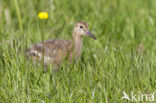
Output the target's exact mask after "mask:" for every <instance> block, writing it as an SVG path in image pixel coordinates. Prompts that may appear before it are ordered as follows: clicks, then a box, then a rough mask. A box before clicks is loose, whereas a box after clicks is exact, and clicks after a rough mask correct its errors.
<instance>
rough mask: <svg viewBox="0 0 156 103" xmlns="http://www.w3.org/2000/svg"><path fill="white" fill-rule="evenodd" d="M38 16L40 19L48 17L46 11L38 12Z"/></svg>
mask: <svg viewBox="0 0 156 103" xmlns="http://www.w3.org/2000/svg"><path fill="white" fill-rule="evenodd" d="M38 17H39V18H40V19H48V13H47V12H39V13H38Z"/></svg>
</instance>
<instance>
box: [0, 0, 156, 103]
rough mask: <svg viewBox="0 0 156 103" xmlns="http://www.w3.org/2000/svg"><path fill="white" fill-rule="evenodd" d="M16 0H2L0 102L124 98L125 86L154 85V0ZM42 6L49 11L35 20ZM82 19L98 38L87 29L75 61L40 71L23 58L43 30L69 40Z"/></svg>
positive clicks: (113, 101)
mask: <svg viewBox="0 0 156 103" xmlns="http://www.w3.org/2000/svg"><path fill="white" fill-rule="evenodd" d="M15 1H16V2H14V1H13V0H2V1H1V2H0V3H1V7H0V9H1V10H2V12H0V18H1V20H0V102H2V103H4V102H46V103H47V102H67V103H69V102H91V103H92V102H97V103H99V102H104V103H121V102H125V103H127V102H128V101H126V100H122V96H123V94H122V93H123V91H125V92H126V93H128V94H130V92H131V91H133V92H135V93H136V94H137V93H139V92H141V93H144V94H148V93H155V92H156V29H155V27H156V13H155V12H156V2H155V0H98V1H97V0H72V1H71V0H62V1H60V0H38V1H36V0H15ZM18 8H19V9H18ZM6 9H8V10H9V13H10V14H9V15H10V17H9V18H10V19H11V20H10V21H11V24H10V25H9V26H8V25H7V19H6V15H5V13H4V11H5V10H6ZM1 10H0V11H1ZM39 11H47V12H48V13H49V19H48V20H47V21H44V22H43V21H40V20H38V18H37V14H38V12H39ZM79 20H83V21H86V22H87V23H88V25H89V27H90V31H91V32H92V33H93V34H94V35H95V36H96V37H97V40H96V41H94V40H93V39H91V38H88V37H84V40H83V51H82V55H81V57H80V58H79V60H78V62H77V63H76V64H74V65H72V64H70V63H68V62H67V61H64V63H63V64H62V67H61V68H60V71H59V72H54V71H53V70H52V67H51V66H50V65H49V68H48V71H47V72H46V73H43V68H42V66H38V65H35V64H33V63H32V61H31V60H27V59H26V57H25V51H26V48H27V47H29V46H30V45H31V44H33V43H37V42H40V41H42V33H43V35H44V39H45V40H48V39H49V38H65V39H69V40H70V39H72V30H73V26H74V24H75V23H76V22H77V21H79ZM21 31H22V32H21Z"/></svg>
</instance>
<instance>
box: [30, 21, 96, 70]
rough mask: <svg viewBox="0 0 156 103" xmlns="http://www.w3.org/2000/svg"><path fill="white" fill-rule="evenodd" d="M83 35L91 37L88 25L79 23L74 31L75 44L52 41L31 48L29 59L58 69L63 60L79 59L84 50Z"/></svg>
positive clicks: (58, 40) (65, 41) (66, 41)
mask: <svg viewBox="0 0 156 103" xmlns="http://www.w3.org/2000/svg"><path fill="white" fill-rule="evenodd" d="M83 35H88V36H91V37H92V38H94V39H96V38H95V37H94V36H93V35H92V34H90V33H89V30H88V25H87V24H86V23H85V22H82V21H80V22H78V23H77V24H76V25H75V27H74V30H73V42H72V41H69V40H61V39H52V40H47V41H44V42H41V43H37V44H35V45H32V46H30V48H29V49H28V51H27V57H28V58H32V59H33V60H35V61H39V62H41V61H42V60H43V61H44V65H47V64H50V63H52V64H53V66H54V68H58V66H59V65H60V64H61V62H62V59H63V58H65V57H68V59H69V60H70V61H71V60H73V59H77V58H78V56H79V55H80V52H81V48H82V37H83Z"/></svg>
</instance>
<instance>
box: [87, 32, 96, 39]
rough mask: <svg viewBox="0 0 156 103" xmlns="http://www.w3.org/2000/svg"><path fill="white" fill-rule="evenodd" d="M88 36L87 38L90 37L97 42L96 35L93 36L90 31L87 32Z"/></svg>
mask: <svg viewBox="0 0 156 103" xmlns="http://www.w3.org/2000/svg"><path fill="white" fill-rule="evenodd" d="M86 35H87V36H90V37H92V38H93V39H95V40H96V37H95V36H94V35H92V34H91V33H90V32H89V31H87V32H86Z"/></svg>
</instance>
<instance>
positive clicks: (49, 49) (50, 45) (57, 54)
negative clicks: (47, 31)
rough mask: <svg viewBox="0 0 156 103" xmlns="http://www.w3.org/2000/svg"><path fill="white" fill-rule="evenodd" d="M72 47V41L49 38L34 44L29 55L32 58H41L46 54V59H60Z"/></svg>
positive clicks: (28, 52) (29, 50)
mask: <svg viewBox="0 0 156 103" xmlns="http://www.w3.org/2000/svg"><path fill="white" fill-rule="evenodd" d="M71 48H72V42H71V41H68V40H59V39H53V40H47V41H44V42H41V43H38V44H36V45H32V46H31V47H30V48H29V49H28V51H27V56H28V57H31V58H35V59H36V57H37V58H38V59H39V60H41V58H42V57H43V54H44V61H45V62H47V61H60V60H61V59H62V55H64V56H67V54H68V52H69V51H70V50H71Z"/></svg>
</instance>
